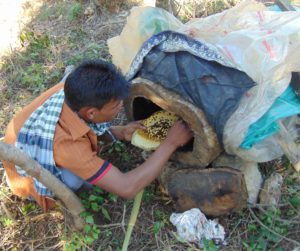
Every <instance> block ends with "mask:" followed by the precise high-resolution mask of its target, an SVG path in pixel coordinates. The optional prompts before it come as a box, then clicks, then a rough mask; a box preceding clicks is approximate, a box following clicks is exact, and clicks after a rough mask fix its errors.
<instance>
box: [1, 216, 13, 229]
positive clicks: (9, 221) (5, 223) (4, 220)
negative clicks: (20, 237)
mask: <svg viewBox="0 0 300 251" xmlns="http://www.w3.org/2000/svg"><path fill="white" fill-rule="evenodd" d="M0 223H1V224H2V225H3V226H4V227H9V226H11V225H12V224H14V222H13V220H12V219H10V218H8V217H6V216H4V215H0Z"/></svg>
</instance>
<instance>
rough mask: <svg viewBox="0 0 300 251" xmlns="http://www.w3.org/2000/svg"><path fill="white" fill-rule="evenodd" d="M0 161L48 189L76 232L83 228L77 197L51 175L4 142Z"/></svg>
mask: <svg viewBox="0 0 300 251" xmlns="http://www.w3.org/2000/svg"><path fill="white" fill-rule="evenodd" d="M0 160H5V161H7V162H10V163H14V164H15V165H17V166H19V167H21V168H22V169H24V170H25V171H26V172H27V174H28V175H30V176H32V177H34V178H36V179H37V180H38V181H40V182H41V183H43V184H44V185H45V186H46V187H48V188H49V189H50V190H51V191H52V192H53V193H54V194H55V195H56V196H57V197H58V198H59V199H60V200H61V201H62V202H63V204H64V206H65V207H66V209H67V210H68V212H69V213H70V215H71V216H72V220H73V226H74V227H75V228H76V229H78V230H81V229H82V228H83V226H84V222H83V219H81V218H80V216H79V214H80V213H81V212H83V211H84V207H83V205H82V204H81V202H80V200H79V199H78V197H77V196H76V195H75V194H74V193H73V192H72V191H71V190H70V189H69V188H68V187H66V186H65V185H64V184H63V183H62V182H61V181H60V180H59V179H57V178H56V177H55V176H54V175H53V174H52V173H50V172H49V171H48V170H46V169H44V168H43V167H42V166H41V165H40V164H39V163H37V162H36V161H34V160H33V159H31V158H30V157H29V156H28V155H26V154H25V153H23V152H21V151H20V150H19V149H17V148H16V147H14V146H13V145H9V144H6V143H4V142H0Z"/></svg>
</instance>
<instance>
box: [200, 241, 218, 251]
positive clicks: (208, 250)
mask: <svg viewBox="0 0 300 251" xmlns="http://www.w3.org/2000/svg"><path fill="white" fill-rule="evenodd" d="M203 245H204V248H203V251H217V250H218V248H217V246H216V245H215V243H214V242H213V240H207V239H205V238H204V239H203Z"/></svg>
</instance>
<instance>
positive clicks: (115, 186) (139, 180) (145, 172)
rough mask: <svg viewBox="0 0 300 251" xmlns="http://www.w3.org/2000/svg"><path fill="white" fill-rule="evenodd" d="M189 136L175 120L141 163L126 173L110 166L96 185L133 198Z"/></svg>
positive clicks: (183, 126)
mask: <svg viewBox="0 0 300 251" xmlns="http://www.w3.org/2000/svg"><path fill="white" fill-rule="evenodd" d="M191 137H192V132H191V131H190V129H188V127H187V126H186V124H185V123H184V122H182V121H179V122H176V123H175V125H174V126H173V127H172V128H171V129H170V131H169V133H168V136H167V138H166V139H165V140H164V141H163V142H162V143H161V145H160V146H159V148H158V149H157V150H156V151H155V152H154V153H153V154H152V155H151V156H150V158H149V159H147V160H146V161H145V162H144V163H143V164H141V165H140V166H138V167H137V168H135V169H133V170H131V171H129V172H127V173H122V172H121V171H119V169H118V168H116V167H112V168H111V169H110V170H109V171H108V172H107V174H106V175H105V176H104V177H103V178H102V179H100V180H99V181H98V182H97V183H96V185H97V186H99V187H100V188H102V189H104V190H106V191H109V192H112V193H114V194H116V195H119V196H121V197H123V198H127V199H131V198H133V197H134V196H135V195H136V194H137V193H138V192H139V191H140V190H142V189H143V188H144V187H146V186H147V185H149V184H150V183H151V182H152V181H153V180H154V179H155V178H156V177H157V176H158V175H159V174H160V172H161V170H162V169H163V167H164V165H165V163H166V162H167V161H168V159H169V158H170V156H171V155H172V153H173V152H174V151H175V150H176V149H177V147H179V146H182V145H183V144H185V143H187V142H188V141H189V140H190V139H191Z"/></svg>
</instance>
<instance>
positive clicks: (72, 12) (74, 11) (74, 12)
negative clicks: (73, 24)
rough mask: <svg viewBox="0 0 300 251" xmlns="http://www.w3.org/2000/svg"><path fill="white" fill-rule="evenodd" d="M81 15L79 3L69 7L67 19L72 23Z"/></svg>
mask: <svg viewBox="0 0 300 251" xmlns="http://www.w3.org/2000/svg"><path fill="white" fill-rule="evenodd" d="M81 13H82V6H81V4H80V3H74V4H72V5H71V7H70V9H69V11H68V14H67V17H68V20H69V21H74V20H75V19H77V18H79V17H80V15H81Z"/></svg>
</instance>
